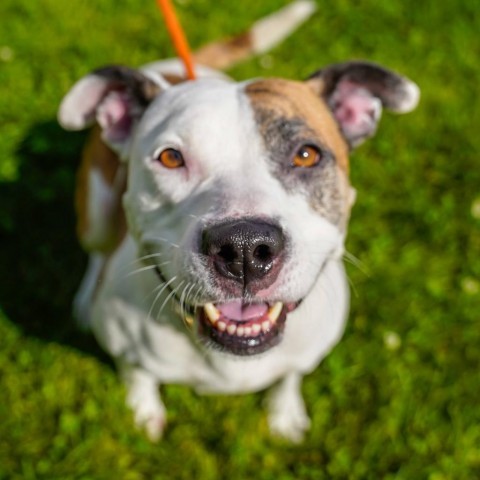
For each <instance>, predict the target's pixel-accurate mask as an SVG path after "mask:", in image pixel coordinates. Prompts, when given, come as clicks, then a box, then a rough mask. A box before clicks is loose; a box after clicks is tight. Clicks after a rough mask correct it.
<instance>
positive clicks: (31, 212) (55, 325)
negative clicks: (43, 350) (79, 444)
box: [0, 120, 107, 361]
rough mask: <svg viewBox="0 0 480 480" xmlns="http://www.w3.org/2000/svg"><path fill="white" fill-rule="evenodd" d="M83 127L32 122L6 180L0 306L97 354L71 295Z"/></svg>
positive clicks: (77, 270)
mask: <svg viewBox="0 0 480 480" xmlns="http://www.w3.org/2000/svg"><path fill="white" fill-rule="evenodd" d="M84 139H85V134H83V133H82V134H71V133H67V132H64V131H63V130H62V129H61V128H60V127H59V126H58V124H57V123H56V122H55V121H54V120H52V121H48V122H45V123H41V124H38V125H35V126H34V127H32V129H31V130H30V131H29V132H28V134H27V135H26V137H25V138H24V139H23V141H22V142H21V144H20V145H19V147H18V150H17V152H16V153H17V161H18V171H19V175H18V180H17V181H14V182H4V183H0V198H1V202H0V265H1V269H2V275H1V276H0V306H1V308H2V310H3V311H4V312H5V314H6V315H7V317H8V318H9V319H10V320H11V321H12V322H14V323H16V324H17V325H19V326H20V328H21V329H22V330H23V332H24V333H25V334H27V335H30V336H34V337H37V338H39V339H42V340H45V341H55V342H58V343H62V344H66V345H69V346H71V347H74V348H77V349H79V350H82V351H85V352H88V353H89V354H92V355H95V356H96V357H98V358H100V359H101V360H102V361H105V360H106V358H107V357H106V356H105V354H103V353H102V351H101V349H100V348H99V347H98V345H97V344H96V342H95V340H94V339H93V337H92V336H91V335H88V334H83V333H81V332H79V331H78V330H77V329H76V327H75V325H74V322H73V319H72V316H71V301H72V297H73V295H74V292H75V289H76V288H77V286H78V283H79V282H80V279H81V276H82V273H83V269H84V266H85V263H86V256H85V254H84V253H83V252H82V251H81V249H80V247H79V245H78V243H77V241H76V237H75V215H74V211H73V193H74V184H75V171H76V169H77V166H78V159H79V153H80V151H81V148H82V144H83V141H84Z"/></svg>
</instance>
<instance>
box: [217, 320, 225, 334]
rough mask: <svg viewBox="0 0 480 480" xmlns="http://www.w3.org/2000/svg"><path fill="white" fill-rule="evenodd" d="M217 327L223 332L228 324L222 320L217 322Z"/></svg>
mask: <svg viewBox="0 0 480 480" xmlns="http://www.w3.org/2000/svg"><path fill="white" fill-rule="evenodd" d="M217 328H218V330H220V331H221V332H224V331H225V330H226V329H227V324H226V323H225V322H222V321H221V320H220V321H219V322H218V323H217Z"/></svg>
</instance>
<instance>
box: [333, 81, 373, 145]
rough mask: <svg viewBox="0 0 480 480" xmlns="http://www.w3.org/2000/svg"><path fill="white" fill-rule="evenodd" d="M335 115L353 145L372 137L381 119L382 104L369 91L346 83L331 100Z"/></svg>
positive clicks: (340, 85) (340, 86)
mask: <svg viewBox="0 0 480 480" xmlns="http://www.w3.org/2000/svg"><path fill="white" fill-rule="evenodd" d="M330 105H331V107H332V110H333V114H334V116H335V118H336V119H337V121H338V123H339V124H340V126H341V128H342V131H343V133H344V134H345V136H346V137H347V138H348V139H349V140H350V141H351V143H352V144H356V143H359V142H360V141H361V140H362V139H363V138H365V137H368V136H370V135H372V134H373V133H374V132H375V129H376V127H377V122H378V120H379V119H380V114H381V111H382V104H381V102H380V100H379V99H378V98H376V97H374V96H373V95H372V94H371V93H370V92H369V91H368V90H366V89H365V88H362V87H361V86H359V85H357V84H355V83H353V82H349V81H344V82H341V83H340V84H339V86H338V87H337V89H336V90H335V92H334V94H333V95H332V97H331V99H330Z"/></svg>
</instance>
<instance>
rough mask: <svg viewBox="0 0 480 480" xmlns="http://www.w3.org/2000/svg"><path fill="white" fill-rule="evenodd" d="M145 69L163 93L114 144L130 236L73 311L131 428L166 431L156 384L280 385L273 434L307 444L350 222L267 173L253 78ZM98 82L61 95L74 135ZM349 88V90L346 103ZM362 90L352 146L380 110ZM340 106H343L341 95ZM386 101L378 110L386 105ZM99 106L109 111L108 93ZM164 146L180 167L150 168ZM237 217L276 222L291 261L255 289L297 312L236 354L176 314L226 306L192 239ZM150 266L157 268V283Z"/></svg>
mask: <svg viewBox="0 0 480 480" xmlns="http://www.w3.org/2000/svg"><path fill="white" fill-rule="evenodd" d="M141 71H143V73H144V74H145V75H146V76H148V78H150V79H154V80H155V82H156V83H157V84H158V85H159V87H160V88H161V89H162V93H161V94H160V95H158V96H157V97H156V98H155V99H154V100H153V101H152V103H151V104H150V105H149V106H148V108H146V111H145V113H144V114H143V115H141V118H140V119H139V120H138V123H137V124H135V125H134V128H133V129H132V132H131V134H130V135H129V136H128V138H126V139H123V141H120V142H118V139H115V141H112V142H111V143H112V145H113V146H114V148H115V149H116V150H117V151H118V152H119V155H120V156H121V157H122V158H123V159H124V160H125V161H127V162H128V187H127V191H126V193H125V195H124V197H123V206H124V210H125V212H126V215H127V220H128V222H127V223H128V233H127V234H126V236H125V237H124V238H123V241H122V242H121V244H120V245H119V246H118V248H116V249H115V250H114V251H113V253H107V254H102V253H98V252H97V253H93V254H92V255H93V256H92V262H91V267H90V269H89V272H87V274H86V276H85V280H84V283H83V285H82V287H81V289H80V291H79V294H78V295H77V299H76V310H77V313H78V314H79V316H80V317H81V318H83V319H84V322H86V321H88V322H90V323H91V326H92V328H93V330H94V332H95V335H96V337H97V339H98V340H99V341H100V343H101V344H102V346H103V347H104V348H105V349H106V350H107V351H108V352H109V353H110V354H111V355H112V356H113V357H114V358H115V360H116V362H117V364H118V367H119V371H120V372H121V375H122V377H123V378H124V380H125V382H126V384H127V386H128V396H127V401H128V404H129V405H130V406H131V407H132V409H133V410H134V414H135V419H136V422H137V423H138V424H139V425H142V426H143V427H144V428H145V429H146V430H147V432H148V434H149V436H150V437H151V438H152V439H158V438H160V436H161V434H162V431H163V428H164V426H165V423H166V410H165V406H164V405H163V403H162V400H161V398H160V394H159V388H158V387H159V385H162V384H169V383H180V384H187V385H191V386H192V387H194V388H195V389H196V390H198V391H199V392H216V393H243V392H253V391H258V390H262V389H264V388H266V387H269V386H271V385H273V384H276V385H275V387H274V388H273V389H272V391H271V393H270V396H269V402H268V405H269V424H270V428H271V430H272V431H273V432H274V433H276V434H279V435H281V436H283V437H286V438H289V439H291V440H293V441H299V440H301V439H302V437H303V434H304V432H305V430H306V429H308V426H309V419H308V416H307V414H306V411H305V406H304V403H303V400H302V396H301V378H302V376H303V375H305V374H306V373H308V372H310V371H312V370H313V369H314V368H316V366H317V365H318V363H319V362H320V361H321V360H322V358H324V357H325V355H327V354H328V352H329V351H330V350H331V349H332V347H333V346H334V345H335V344H336V343H337V341H338V340H339V339H340V337H341V335H342V332H343V330H344V325H345V318H346V314H347V310H348V303H349V302H348V300H349V293H348V288H347V282H346V278H345V273H344V269H343V265H342V261H341V258H342V254H343V243H344V237H345V230H346V229H345V225H344V223H342V222H340V223H338V224H334V223H333V222H331V221H329V220H328V219H327V218H325V217H324V215H322V214H321V212H319V211H318V210H317V209H316V208H314V206H313V205H312V204H311V202H310V200H309V198H308V194H307V193H306V191H303V190H302V189H301V188H300V189H297V190H295V189H287V188H285V186H284V184H283V183H282V182H281V181H280V179H279V178H278V176H277V175H275V174H274V173H273V171H272V168H271V166H270V165H269V154H270V152H269V151H268V148H267V145H266V144H265V141H264V138H263V137H262V135H261V134H260V132H259V128H258V123H257V121H256V118H255V112H254V109H253V108H252V101H251V98H250V97H249V96H248V95H247V94H246V93H245V90H246V88H247V86H248V82H247V83H233V82H231V81H229V80H227V79H226V77H225V76H224V75H223V74H221V73H219V72H216V71H214V70H211V69H206V68H199V69H198V72H199V76H200V78H199V79H198V80H196V81H195V82H187V83H182V84H179V85H175V86H172V87H169V86H168V83H167V82H166V81H165V80H164V78H163V75H166V74H172V73H173V74H178V72H179V71H181V66H180V64H179V63H178V62H177V61H166V62H156V63H153V64H150V65H147V66H146V67H144V68H143V69H141ZM402 81H403V80H402ZM95 82H96V78H95V75H94V76H89V77H86V78H85V79H83V80H81V81H80V82H79V83H77V85H76V86H74V87H73V89H72V91H71V92H70V93H69V95H67V97H66V98H65V100H64V102H63V104H62V106H61V109H60V114H59V118H60V122H61V123H62V124H63V125H64V126H66V127H70V128H74V129H76V128H83V127H84V126H85V124H86V123H88V121H89V120H87V118H86V114H85V108H84V107H83V106H82V102H84V100H83V99H84V98H85V95H84V92H86V91H87V90H89V89H91V88H92V85H93V87H95V84H96V83H95ZM349 85H350V84H349ZM402 88H403V90H402V91H401V93H402V95H403V97H402V99H401V100H398V101H397V103H396V104H395V107H396V108H397V109H398V110H403V111H407V110H410V109H412V108H414V106H415V104H416V101H417V100H418V88H416V86H415V85H414V84H412V83H411V82H408V81H407V80H404V85H403V87H402ZM351 90H352V89H351V87H350V86H349V89H348V92H347V94H348V95H350V93H351ZM357 90H358V91H359V92H360V93H361V95H360V96H359V97H356V98H354V99H353V101H351V97H350V96H348V95H347V98H346V101H345V103H344V104H341V105H340V107H338V108H339V109H340V108H341V109H342V115H343V114H344V113H345V109H347V110H348V108H350V107H351V105H353V104H355V102H356V103H357V104H361V105H364V104H365V103H367V104H368V106H369V107H368V108H373V109H374V111H375V112H376V113H375V115H370V116H367V117H368V118H367V120H368V121H364V120H361V122H360V123H357V124H353V127H354V128H353V130H352V131H353V132H354V135H355V137H353V136H352V144H354V143H355V144H356V143H358V141H359V140H358V134H359V132H360V134H361V135H363V137H366V136H368V135H371V134H372V133H373V131H374V129H375V126H376V125H375V124H374V123H375V122H374V121H376V120H378V118H379V115H380V104H381V102H380V100H378V98H377V96H376V94H375V95H372V94H370V93H369V92H368V91H366V90H364V89H363V87H362V88H359V89H357ZM400 90H401V89H400ZM339 91H340V90H339ZM353 94H355V86H354V87H353ZM374 97H375V98H374ZM414 97H415V98H414ZM332 98H334V100H335V102H334V103H335V104H332V107H331V108H332V109H333V110H335V108H337V104H338V102H342V101H344V99H343V98H342V99H337V98H335V96H333V97H332ZM385 98H386V99H385ZM385 98H384V99H382V102H384V103H385V102H388V101H390V103H392V102H391V100H390V98H387V97H385ZM358 99H359V100H358ZM112 101H115V98H113V100H112ZM96 102H97V103H102V102H104V103H103V105H105V98H104V96H102V95H100V96H98V98H97V100H96ZM349 102H350V103H349ZM390 107H391V108H392V109H393V107H392V105H390ZM102 108H103V109H105V108H106V107H105V106H103V107H102ZM102 108H98V109H97V112H96V115H97V118H100V123H101V124H103V126H104V130H105V131H107V130H108V126H109V117H108V112H107V114H105V112H102ZM362 108H363V107H362ZM372 111H373V110H372ZM368 112H369V111H368ZM368 112H367V113H368ZM274 114H275V113H274V112H273V113H272V115H274ZM347 114H348V111H347ZM362 114H363V115H364V117H365V112H362ZM362 118H363V117H362ZM370 123H372V125H370ZM349 128H350V126H349ZM345 132H347V130H346V129H344V133H345ZM107 133H108V132H107ZM347 133H348V132H347ZM106 138H107V139H108V135H107V137H106ZM168 148H173V149H176V150H178V151H181V152H182V153H183V156H184V159H185V168H179V169H166V168H164V167H163V166H162V165H160V164H159V163H158V162H157V161H156V160H155V159H156V157H157V155H158V153H159V152H161V151H163V150H165V149H168ZM95 175H96V173H95V171H92V172H91V174H90V182H91V190H90V195H92V196H93V199H92V201H93V202H98V201H100V199H101V198H107V199H108V198H109V194H110V193H109V192H110V191H109V188H108V186H106V185H103V186H102V182H101V181H100V182H99V181H98V178H96V176H95ZM340 191H341V194H340V195H341V197H342V202H343V204H344V209H345V211H348V210H349V208H350V206H351V203H352V202H353V198H354V190H353V189H351V188H350V187H349V186H348V182H347V183H345V184H343V186H342V187H341V188H340ZM347 216H348V214H347ZM242 218H261V219H275V222H276V223H278V224H279V226H280V227H281V229H282V231H283V232H285V234H286V236H287V237H288V255H287V256H286V259H285V261H284V263H283V265H282V268H281V270H280V273H279V274H278V277H277V278H276V279H275V281H273V283H271V284H270V285H268V286H267V287H265V288H263V290H260V291H258V292H256V294H255V300H256V301H263V302H269V303H272V302H274V301H282V302H298V301H299V300H302V303H301V304H300V305H299V306H298V308H296V309H295V310H294V311H292V312H290V313H289V314H288V319H287V322H286V326H285V331H284V333H283V338H282V340H281V342H280V343H279V345H277V346H275V347H273V348H271V349H269V350H267V351H266V352H264V353H261V354H259V355H253V356H251V357H248V356H247V357H241V358H240V357H236V356H235V355H232V354H229V353H224V352H221V351H219V350H218V349H214V348H209V347H208V346H206V345H205V344H204V343H203V342H201V341H199V338H198V334H197V331H196V325H194V327H193V328H192V329H191V328H188V327H186V326H185V325H184V324H183V321H184V319H185V317H186V316H187V315H185V312H184V311H182V310H183V308H184V307H185V305H184V304H186V305H194V306H200V305H204V304H205V303H206V302H212V301H215V302H221V301H225V300H226V299H228V298H229V297H228V295H227V294H226V293H225V292H223V291H222V288H221V287H219V286H218V283H216V282H215V281H214V280H215V279H214V278H212V272H210V271H208V270H206V268H205V265H204V263H203V262H202V260H201V256H200V255H199V252H198V251H197V250H198V247H197V243H198V234H199V232H201V231H202V229H203V228H205V227H206V226H208V225H211V224H218V223H221V222H222V221H224V220H229V219H242ZM345 221H346V220H345ZM97 223H98V221H97ZM95 228H97V229H99V231H100V232H101V229H102V226H101V225H96V224H95V218H92V226H91V229H93V231H95ZM100 236H101V235H100ZM107 260H108V261H107ZM155 266H156V267H160V269H161V271H162V273H163V276H164V281H163V282H161V281H159V277H158V276H157V273H156V272H155V268H154V267H155ZM99 279H101V284H100V286H99V287H98V288H96V287H97V283H98V281H99ZM175 296H176V297H177V298H175ZM178 299H180V302H179V301H178ZM185 308H186V307H185Z"/></svg>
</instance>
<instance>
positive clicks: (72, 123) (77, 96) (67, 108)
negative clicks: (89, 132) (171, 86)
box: [58, 66, 168, 157]
mask: <svg viewBox="0 0 480 480" xmlns="http://www.w3.org/2000/svg"><path fill="white" fill-rule="evenodd" d="M167 86H168V84H167V83H166V82H164V81H163V79H161V78H158V79H156V78H154V77H150V76H147V75H145V74H144V73H142V72H140V71H139V70H135V69H132V68H128V67H123V66H108V67H103V68H100V69H98V70H95V71H93V72H92V73H90V74H89V75H87V76H85V77H83V78H82V79H81V80H79V81H78V82H77V83H76V84H75V85H74V86H73V87H72V88H71V90H70V91H69V92H68V93H67V95H66V96H65V97H64V99H63V101H62V103H61V105H60V108H59V111H58V121H59V123H60V125H61V126H62V127H63V128H65V129H67V130H82V129H84V128H86V127H88V126H90V125H92V124H93V123H94V122H95V121H97V122H98V124H99V125H100V127H101V128H102V138H103V139H104V141H105V142H106V143H107V144H108V145H110V146H111V147H112V148H113V149H114V150H115V151H117V153H119V154H120V156H121V157H123V156H124V155H125V154H126V150H127V146H128V143H129V139H130V134H131V131H132V129H133V128H134V126H135V124H136V123H137V122H138V120H139V119H140V117H141V116H142V114H143V112H144V111H145V109H146V107H147V106H148V105H149V103H150V102H151V101H152V99H153V98H155V97H156V96H157V95H158V94H159V93H160V92H161V91H162V90H163V89H164V88H166V87H167Z"/></svg>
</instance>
